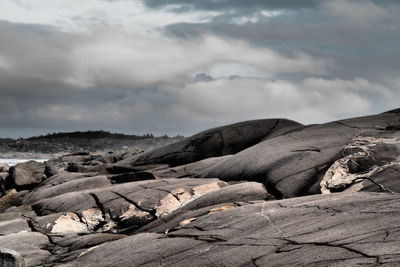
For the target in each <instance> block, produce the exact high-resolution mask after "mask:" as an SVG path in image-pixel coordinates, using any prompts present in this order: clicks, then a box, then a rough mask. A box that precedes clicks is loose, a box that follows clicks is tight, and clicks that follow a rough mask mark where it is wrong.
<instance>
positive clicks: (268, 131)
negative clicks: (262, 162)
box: [117, 119, 301, 166]
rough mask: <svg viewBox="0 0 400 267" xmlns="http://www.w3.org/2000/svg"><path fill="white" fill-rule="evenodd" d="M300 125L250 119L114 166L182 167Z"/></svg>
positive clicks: (279, 120)
mask: <svg viewBox="0 0 400 267" xmlns="http://www.w3.org/2000/svg"><path fill="white" fill-rule="evenodd" d="M299 126H301V124H299V123H297V122H294V121H290V120H284V119H269V120H254V121H246V122H241V123H236V124H232V125H227V126H222V127H218V128H214V129H210V130H207V131H204V132H201V133H198V134H196V135H193V136H191V137H189V138H185V139H184V140H182V141H180V142H177V143H174V144H171V145H168V146H165V147H162V148H159V149H154V150H152V151H149V152H147V153H144V154H139V155H137V156H134V157H131V158H128V159H126V160H124V161H120V162H119V163H117V166H124V165H128V166H136V165H148V164H155V163H156V164H160V163H163V164H169V165H171V166H177V165H183V164H188V163H192V162H195V161H199V160H202V159H205V158H210V157H220V156H225V155H230V154H235V153H237V152H239V151H242V150H243V149H246V148H248V147H250V146H252V145H255V144H257V143H258V142H260V141H261V140H263V139H265V138H268V137H269V138H273V137H274V136H277V135H280V134H282V133H285V132H288V131H290V130H292V129H295V128H297V127H299Z"/></svg>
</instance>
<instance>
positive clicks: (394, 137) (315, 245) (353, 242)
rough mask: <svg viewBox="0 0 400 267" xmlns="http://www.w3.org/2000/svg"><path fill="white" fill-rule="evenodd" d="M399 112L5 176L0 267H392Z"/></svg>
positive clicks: (35, 167)
mask: <svg viewBox="0 0 400 267" xmlns="http://www.w3.org/2000/svg"><path fill="white" fill-rule="evenodd" d="M399 114H400V113H399V112H397V111H396V110H394V111H391V112H387V113H383V114H378V115H374V116H368V117H361V118H355V119H349V120H342V121H337V122H331V123H326V124H321V125H309V126H302V125H299V124H297V123H294V122H291V121H287V120H259V121H250V122H243V123H238V124H233V125H229V126H224V127H220V128H215V129H211V130H208V131H205V132H202V133H199V134H197V135H194V136H192V137H190V138H187V139H185V140H182V141H181V142H178V143H176V144H174V145H169V146H166V147H164V148H163V149H157V150H153V151H149V152H145V153H139V154H135V155H132V153H127V154H118V153H107V154H101V155H99V154H96V155H94V154H90V153H86V152H85V153H79V154H70V155H64V156H61V157H59V158H56V159H52V160H50V161H48V162H45V163H44V164H40V163H32V162H28V163H25V164H20V165H17V166H15V167H13V168H11V170H10V172H7V171H5V172H1V174H0V175H1V177H3V179H2V181H4V182H3V185H4V188H2V192H0V266H69V267H73V266H114V265H118V266H360V265H367V266H380V265H382V266H398V265H400V256H399V251H398V248H399V247H400V238H399V236H400V232H399V229H400V228H399V227H398V226H397V225H398V223H399V221H400V179H399V177H400V176H399V174H400V160H399V158H400V117H399ZM0 179H1V178H0ZM0 184H1V181H0Z"/></svg>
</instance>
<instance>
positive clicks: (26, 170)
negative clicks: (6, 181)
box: [10, 160, 45, 189]
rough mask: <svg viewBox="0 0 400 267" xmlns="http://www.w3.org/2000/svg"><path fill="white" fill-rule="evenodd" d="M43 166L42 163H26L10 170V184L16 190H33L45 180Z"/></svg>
mask: <svg viewBox="0 0 400 267" xmlns="http://www.w3.org/2000/svg"><path fill="white" fill-rule="evenodd" d="M44 170H45V165H44V163H42V162H36V161H33V160H31V161H28V162H24V163H19V164H17V165H15V166H13V167H11V168H10V177H11V184H12V186H15V187H16V188H17V189H22V188H34V187H35V186H37V185H38V184H39V183H41V182H42V181H43V180H44V179H45V174H44Z"/></svg>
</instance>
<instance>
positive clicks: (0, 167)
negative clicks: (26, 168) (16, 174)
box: [0, 163, 10, 172]
mask: <svg viewBox="0 0 400 267" xmlns="http://www.w3.org/2000/svg"><path fill="white" fill-rule="evenodd" d="M9 169H10V166H8V165H7V164H2V163H0V172H8V171H9Z"/></svg>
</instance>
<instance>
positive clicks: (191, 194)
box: [24, 178, 227, 231]
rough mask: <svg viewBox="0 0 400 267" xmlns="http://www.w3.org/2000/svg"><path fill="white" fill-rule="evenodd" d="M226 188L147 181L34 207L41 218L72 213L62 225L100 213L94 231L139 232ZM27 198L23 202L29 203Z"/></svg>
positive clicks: (211, 182) (204, 182) (210, 182)
mask: <svg viewBox="0 0 400 267" xmlns="http://www.w3.org/2000/svg"><path fill="white" fill-rule="evenodd" d="M84 179H89V178H84ZM226 185H227V184H226V183H224V182H221V181H219V180H218V179H168V180H148V181H141V182H131V183H125V184H116V185H112V186H107V187H104V188H99V189H91V190H82V191H77V192H70V193H65V194H61V195H58V196H54V197H51V198H46V199H42V200H39V201H37V202H36V203H34V204H33V207H34V209H35V211H36V212H37V213H38V214H39V215H50V214H53V213H60V212H68V213H70V214H69V215H68V216H67V217H68V218H66V217H63V219H62V221H63V222H64V221H65V220H64V219H67V220H73V221H78V220H79V221H85V220H90V219H87V218H85V216H86V217H87V216H89V215H88V214H91V213H93V209H96V210H100V211H101V216H97V219H94V220H95V221H94V222H93V223H92V224H93V225H92V229H97V228H98V227H103V228H104V229H105V228H107V229H111V228H115V230H118V231H125V230H128V229H137V228H139V227H141V226H143V225H144V224H146V223H148V222H150V221H152V220H154V219H156V218H157V217H159V216H160V215H165V214H168V213H170V212H172V211H174V210H176V209H178V208H179V207H181V206H182V205H184V204H185V203H186V202H188V201H190V200H193V199H195V198H197V197H200V196H201V195H203V194H205V193H208V192H211V191H215V190H218V189H220V188H221V187H224V186H226ZM28 197H29V196H28ZM28 197H27V198H26V200H24V201H30V199H29V198H28ZM63 216H64V215H63ZM75 216H77V217H78V219H76V217H75ZM72 217H74V218H75V219H76V220H75V219H74V218H72ZM89 217H90V216H89ZM95 217H96V216H95ZM58 218H59V217H57V218H55V219H58ZM63 224H64V223H63Z"/></svg>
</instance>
